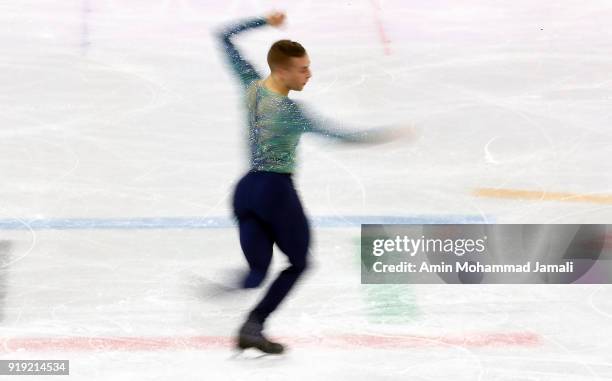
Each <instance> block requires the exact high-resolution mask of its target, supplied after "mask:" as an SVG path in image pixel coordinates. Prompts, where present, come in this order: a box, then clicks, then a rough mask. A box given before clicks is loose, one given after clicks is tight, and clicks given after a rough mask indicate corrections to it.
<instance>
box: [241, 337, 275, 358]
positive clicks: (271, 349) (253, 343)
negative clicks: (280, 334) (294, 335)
mask: <svg viewBox="0 0 612 381" xmlns="http://www.w3.org/2000/svg"><path fill="white" fill-rule="evenodd" d="M249 348H255V349H258V350H260V351H262V352H263V353H267V354H270V355H280V354H282V353H283V352H284V351H285V347H284V346H283V345H282V344H279V343H273V342H271V341H268V340H266V339H257V340H251V339H247V338H243V337H241V338H239V339H238V343H237V344H236V349H237V350H239V351H244V350H246V349H249Z"/></svg>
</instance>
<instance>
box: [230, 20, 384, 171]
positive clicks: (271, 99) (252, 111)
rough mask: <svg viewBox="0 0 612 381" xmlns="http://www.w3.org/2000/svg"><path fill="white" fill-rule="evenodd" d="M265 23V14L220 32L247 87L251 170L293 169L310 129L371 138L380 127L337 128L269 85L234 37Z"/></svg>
mask: <svg viewBox="0 0 612 381" xmlns="http://www.w3.org/2000/svg"><path fill="white" fill-rule="evenodd" d="M263 25H266V20H265V19H263V18H254V19H249V20H245V21H244V22H242V23H240V24H238V25H234V26H231V27H229V28H228V29H226V30H224V31H222V32H221V33H220V34H219V38H220V40H221V42H222V46H223V50H224V51H225V53H226V56H227V58H228V60H229V64H230V66H231V68H232V70H233V72H234V73H235V74H236V75H237V76H238V78H239V79H240V82H241V84H242V86H243V89H244V90H245V98H244V101H245V106H246V110H247V121H248V126H249V146H250V153H251V158H250V162H251V163H250V164H251V171H268V172H277V173H293V172H294V170H295V166H296V163H295V162H296V160H295V156H296V149H297V145H298V143H299V141H300V136H301V135H302V134H303V133H306V132H314V133H318V134H322V135H325V136H328V137H331V138H337V139H341V140H344V141H349V142H367V141H370V137H372V136H374V135H376V133H377V132H378V131H380V130H368V131H360V132H354V131H345V130H342V129H339V128H334V126H333V124H332V122H330V121H329V120H325V119H317V118H313V117H311V116H308V115H307V114H306V112H305V111H304V107H303V106H301V105H299V104H298V103H297V102H296V101H294V100H292V99H290V98H289V97H287V96H284V95H282V94H278V93H275V92H273V91H271V90H269V89H267V88H266V87H265V86H264V85H263V83H262V81H261V79H262V77H261V75H259V73H257V71H256V70H255V68H253V66H252V65H251V64H250V63H249V62H248V61H246V60H245V59H244V58H242V56H241V54H240V52H239V51H238V50H237V49H236V47H235V46H234V44H233V43H232V41H231V37H232V36H233V35H235V34H237V33H240V32H242V31H244V30H247V29H252V28H258V27H261V26H263Z"/></svg>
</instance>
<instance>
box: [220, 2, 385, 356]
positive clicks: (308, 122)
mask: <svg viewBox="0 0 612 381" xmlns="http://www.w3.org/2000/svg"><path fill="white" fill-rule="evenodd" d="M284 20H285V14H284V13H280V12H276V13H272V14H270V15H268V16H267V17H265V18H253V19H248V20H245V21H243V22H241V23H239V24H237V25H232V26H230V27H229V28H227V29H224V30H223V31H222V32H221V33H219V38H220V40H221V44H222V47H223V51H224V52H225V54H226V56H227V58H228V59H229V63H230V66H231V68H232V70H233V72H234V73H235V74H236V75H237V76H238V78H239V79H240V82H241V84H242V86H243V88H244V96H245V97H244V100H245V106H246V116H247V121H248V129H249V130H248V132H249V146H250V153H251V155H250V171H249V172H248V173H247V174H246V175H245V176H244V177H243V178H242V179H241V180H240V181H239V182H238V185H237V186H236V190H235V193H234V198H233V207H234V214H235V216H236V218H237V219H238V226H239V230H240V246H241V247H242V250H243V252H244V255H245V257H246V260H247V262H248V264H249V268H250V271H249V273H248V275H247V276H246V277H245V279H244V281H243V284H242V285H241V286H242V287H243V288H254V287H257V286H259V285H260V284H261V283H262V281H263V280H264V278H265V276H266V273H267V271H268V267H269V265H270V261H271V259H272V248H273V246H274V244H275V243H276V245H277V246H278V247H279V248H280V249H281V250H282V251H283V253H285V255H286V256H287V258H288V260H289V267H287V268H286V269H284V270H283V271H282V272H281V273H280V274H279V275H278V277H277V278H276V280H275V281H274V282H273V283H272V284H271V285H270V288H269V289H268V292H267V293H266V295H265V296H264V298H263V299H262V300H261V301H260V302H259V304H258V305H257V306H256V307H255V308H254V309H253V310H252V311H251V312H250V314H249V315H248V317H247V320H246V322H245V323H244V324H243V325H242V327H241V328H240V331H239V333H238V338H237V343H236V345H237V347H238V348H240V349H246V348H257V349H259V350H261V351H263V352H266V353H282V352H283V349H284V348H283V345H281V344H279V343H274V342H272V341H270V340H268V339H267V338H266V337H265V336H264V335H263V333H262V331H263V324H264V322H265V321H266V319H267V318H268V316H269V315H270V314H271V313H272V312H273V311H274V310H275V309H276V308H277V307H278V305H279V304H280V303H281V301H282V300H283V299H284V298H285V296H286V295H287V294H288V293H289V291H290V290H291V288H292V287H293V285H294V284H295V282H296V281H297V279H298V278H299V277H300V275H301V274H302V273H303V272H304V270H305V269H306V267H307V255H308V244H309V241H310V232H309V227H308V220H307V219H306V216H305V215H304V210H303V209H302V205H301V203H300V199H299V197H298V195H297V193H296V190H295V188H294V186H293V181H292V177H291V176H292V173H293V172H294V170H295V156H296V148H297V145H298V142H299V140H300V135H302V134H303V133H305V132H316V133H320V134H323V135H326V136H329V137H332V138H337V139H341V140H343V141H348V142H355V143H358V142H361V143H367V142H370V143H374V142H383V141H387V140H390V139H391V138H392V137H393V136H394V135H397V134H396V133H394V132H392V131H390V130H382V129H377V130H368V131H361V132H352V131H342V130H340V129H333V130H332V129H330V128H329V127H328V126H327V125H325V124H324V123H322V122H321V121H318V120H314V119H313V118H310V117H308V116H307V115H306V113H305V112H304V110H303V109H302V108H301V107H300V106H299V105H298V104H297V103H296V102H295V101H293V100H291V99H290V98H288V97H287V95H288V94H289V91H291V90H294V91H301V90H302V89H303V88H304V86H305V85H306V83H307V82H308V80H309V79H310V77H311V72H310V59H309V58H308V54H306V51H305V50H304V48H303V47H302V45H300V44H299V43H297V42H294V41H289V40H280V41H277V42H275V43H274V44H273V45H272V47H271V48H270V50H269V52H268V65H269V66H270V71H271V73H270V75H268V76H267V77H266V78H265V79H262V77H261V76H260V75H259V73H258V72H257V71H256V70H255V69H254V68H253V66H252V65H251V64H250V63H249V62H247V61H246V60H245V59H243V58H242V56H241V54H240V52H239V51H238V50H237V49H236V47H235V46H234V44H233V43H232V41H231V37H232V36H233V35H235V34H237V33H240V32H242V31H245V30H248V29H253V28H258V27H261V26H264V25H271V26H274V27H278V26H280V25H282V24H283V22H284Z"/></svg>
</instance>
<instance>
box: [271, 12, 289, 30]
mask: <svg viewBox="0 0 612 381" xmlns="http://www.w3.org/2000/svg"><path fill="white" fill-rule="evenodd" d="M285 18H286V15H285V13H284V12H272V13H270V14H269V15H268V16H266V21H267V22H268V25H271V26H274V27H279V26H281V25H283V23H284V22H285Z"/></svg>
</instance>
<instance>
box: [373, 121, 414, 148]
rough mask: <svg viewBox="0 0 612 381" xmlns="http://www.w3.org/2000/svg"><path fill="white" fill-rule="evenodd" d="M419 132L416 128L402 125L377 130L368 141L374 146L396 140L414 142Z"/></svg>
mask: <svg viewBox="0 0 612 381" xmlns="http://www.w3.org/2000/svg"><path fill="white" fill-rule="evenodd" d="M418 135H419V134H418V131H417V129H416V128H415V127H414V126H410V125H402V126H394V127H385V128H381V129H377V130H375V131H374V133H371V134H369V136H368V139H367V140H368V141H369V142H370V143H373V144H382V143H388V142H392V141H395V140H402V141H414V140H416V139H417V138H418Z"/></svg>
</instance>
